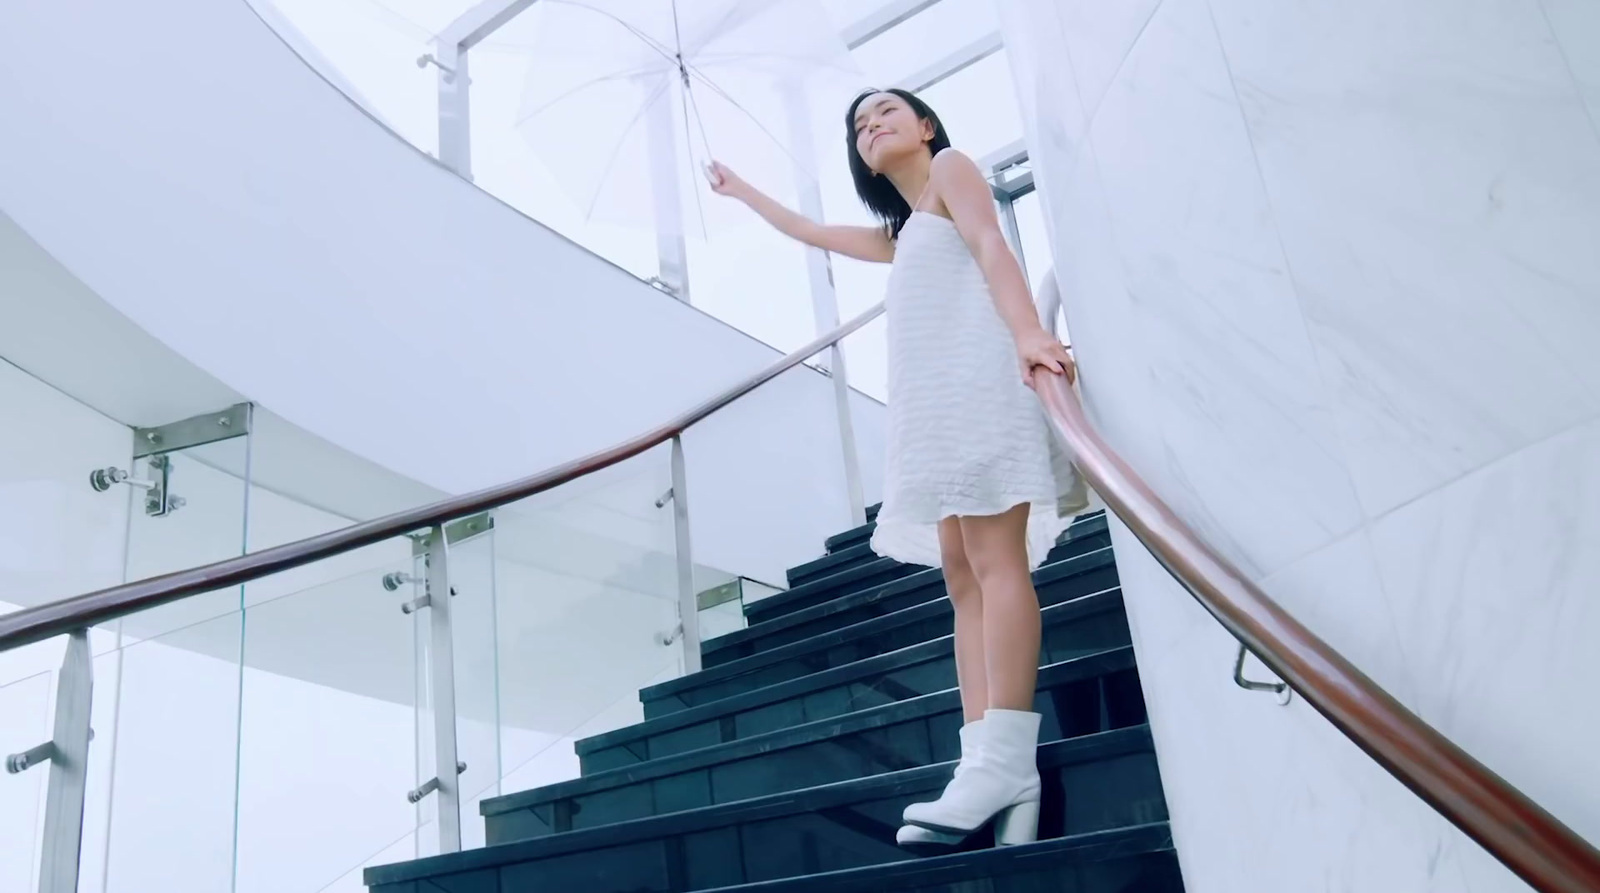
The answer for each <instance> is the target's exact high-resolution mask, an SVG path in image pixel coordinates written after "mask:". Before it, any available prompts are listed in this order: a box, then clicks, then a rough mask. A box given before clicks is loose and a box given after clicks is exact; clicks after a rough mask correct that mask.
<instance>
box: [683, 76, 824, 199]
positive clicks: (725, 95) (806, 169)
mask: <svg viewBox="0 0 1600 893" xmlns="http://www.w3.org/2000/svg"><path fill="white" fill-rule="evenodd" d="M685 67H686V68H687V70H688V71H689V73H690V74H691V75H693V76H694V77H696V78H698V79H699V80H700V82H701V83H702V84H705V85H706V86H707V87H709V88H711V90H712V91H713V92H715V93H716V94H717V95H718V96H721V97H722V98H723V99H726V100H727V101H728V104H729V105H731V106H733V107H734V108H736V109H738V110H739V111H740V113H742V114H743V115H744V116H745V117H746V118H749V119H750V123H752V124H754V125H755V126H756V129H758V130H760V131H761V132H762V133H764V134H766V136H767V139H769V140H771V141H772V144H773V145H774V146H777V147H778V151H779V152H782V153H783V154H784V155H786V156H788V158H789V160H790V161H792V162H794V163H795V166H796V167H798V168H799V169H800V170H801V172H802V173H804V174H805V175H806V176H807V177H808V178H810V179H811V181H812V182H817V175H816V174H813V173H812V172H811V169H810V168H809V167H807V166H806V164H805V162H803V161H801V160H800V159H798V158H796V157H795V156H794V153H792V152H790V151H789V149H788V147H787V146H785V145H784V144H783V141H782V140H780V139H778V137H777V136H776V135H774V134H773V132H772V131H770V130H768V129H767V125H765V124H762V123H761V119H759V118H757V117H756V116H755V115H753V114H751V113H750V110H749V109H747V108H745V107H744V106H742V105H740V104H739V101H738V100H737V99H734V98H733V97H732V96H730V95H728V92H727V91H726V90H723V89H722V88H721V87H719V86H717V84H716V82H715V81H712V80H711V79H710V78H708V77H706V76H705V75H704V74H703V73H701V72H700V71H699V70H698V69H696V68H695V67H694V66H692V65H689V66H685Z"/></svg>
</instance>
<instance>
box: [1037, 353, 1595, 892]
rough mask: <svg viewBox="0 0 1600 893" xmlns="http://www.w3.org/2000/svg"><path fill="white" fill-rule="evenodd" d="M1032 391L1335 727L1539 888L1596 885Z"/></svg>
mask: <svg viewBox="0 0 1600 893" xmlns="http://www.w3.org/2000/svg"><path fill="white" fill-rule="evenodd" d="M1039 396H1040V398H1041V399H1042V400H1043V401H1044V404H1045V409H1046V411H1047V413H1048V415H1049V416H1050V420H1051V422H1052V423H1053V424H1054V425H1055V427H1056V430H1057V431H1059V432H1060V433H1061V436H1062V437H1063V438H1064V439H1065V440H1066V442H1067V445H1068V446H1069V447H1071V449H1072V451H1073V453H1074V454H1075V455H1076V458H1077V465H1078V468H1079V470H1080V471H1082V472H1083V474H1084V476H1085V477H1086V478H1087V479H1088V482H1089V484H1090V485H1091V486H1092V487H1093V488H1094V489H1095V492H1096V493H1098V494H1099V495H1100V498H1101V499H1103V500H1104V501H1105V503H1106V505H1107V507H1109V508H1110V509H1111V511H1112V512H1114V513H1115V514H1116V515H1117V516H1118V517H1119V518H1121V519H1122V522H1123V523H1124V524H1126V525H1127V527H1128V529H1129V530H1131V531H1132V532H1133V534H1134V535H1135V536H1137V537H1138V538H1139V541H1140V542H1142V543H1143V544H1144V545H1145V547H1146V548H1147V549H1149V550H1150V553H1151V554H1152V555H1154V556H1155V558H1156V560H1157V561H1159V562H1160V563H1161V564H1162V565H1163V566H1164V567H1166V569H1167V571H1168V573H1170V574H1172V576H1173V577H1174V578H1175V579H1176V580H1177V581H1178V582H1179V583H1180V584H1182V585H1183V587H1184V588H1185V589H1187V590H1189V592H1190V594H1191V595H1193V596H1194V597H1195V599H1196V600H1197V601H1199V602H1200V604H1201V606H1203V607H1204V608H1205V609H1206V610H1207V611H1209V612H1210V613H1211V616H1213V617H1215V618H1216V619H1217V621H1218V622H1219V623H1221V624H1222V626H1223V627H1224V628H1225V629H1227V630H1228V632H1229V633H1231V634H1232V635H1233V636H1234V637H1235V638H1237V639H1238V640H1239V641H1240V642H1242V643H1244V644H1245V646H1247V647H1248V648H1249V649H1250V650H1251V651H1253V652H1254V653H1255V654H1256V656H1257V657H1259V658H1260V659H1261V661H1262V663H1264V664H1266V665H1267V666H1268V667H1269V668H1271V669H1272V671H1273V672H1275V673H1277V674H1278V676H1279V677H1280V678H1282V679H1283V680H1284V681H1285V682H1287V683H1288V684H1289V686H1290V687H1291V688H1293V689H1294V690H1295V691H1296V692H1298V693H1299V694H1300V695H1301V696H1302V697H1304V698H1305V699H1306V701H1307V702H1308V703H1310V704H1311V705H1312V706H1313V707H1315V708H1316V709H1317V711H1318V712H1319V713H1321V714H1322V715H1323V716H1325V717H1327V718H1328V720H1329V721H1330V722H1332V723H1333V724H1334V726H1335V727H1337V728H1338V729H1339V730H1340V731H1341V732H1343V733H1344V735H1345V737H1347V738H1349V739H1350V740H1351V741H1353V742H1355V744H1356V746H1358V747H1360V748H1361V749H1362V750H1364V751H1366V752H1367V754H1368V755H1369V756H1371V757H1372V758H1373V759H1374V760H1376V761H1377V762H1378V764H1379V765H1380V766H1382V767H1383V768H1384V769H1385V770H1387V771H1388V772H1389V774H1390V775H1393V776H1394V777H1395V778H1397V779H1399V780H1400V782H1401V783H1402V784H1404V785H1405V786H1406V787H1408V788H1410V789H1411V790H1412V791H1413V792H1415V793H1416V794H1417V795H1418V796H1419V797H1421V798H1422V799H1423V800H1424V801H1426V802H1427V803H1428V805H1430V806H1432V807H1433V808H1434V809H1435V810H1437V811H1438V812H1439V813H1440V814H1441V815H1443V816H1444V817H1445V818H1447V819H1449V820H1450V822H1451V823H1452V824H1454V825H1455V826H1456V827H1457V828H1460V829H1461V830H1462V831H1465V832H1466V833H1467V835H1468V836H1469V837H1471V838H1472V839H1473V840H1476V841H1477V842H1478V843H1479V844H1480V845H1482V846H1483V848H1484V849H1486V850H1488V851H1489V852H1490V853H1491V854H1493V855H1494V857H1495V858H1496V859H1499V860H1500V861H1501V862H1502V863H1504V864H1505V865H1506V867H1508V868H1510V869H1511V870H1512V871H1514V872H1516V874H1517V875H1518V876H1520V877H1521V878H1522V879H1523V880H1524V881H1526V882H1528V884H1529V885H1531V886H1532V887H1533V888H1534V889H1536V890H1539V891H1541V893H1596V891H1600V851H1597V850H1596V849H1595V847H1594V846H1592V845H1591V844H1590V843H1589V842H1588V841H1586V840H1584V839H1583V838H1582V837H1579V836H1578V835H1577V834H1576V833H1574V832H1573V831H1572V829H1570V828H1568V827H1567V826H1566V825H1564V824H1562V823H1561V822H1560V821H1559V820H1557V819H1556V818H1555V817H1554V816H1552V815H1551V814H1550V813H1548V812H1546V811H1545V810H1544V809H1543V808H1542V807H1540V806H1539V805H1538V804H1536V803H1534V802H1533V801H1532V800H1530V799H1528V797H1527V796H1526V795H1525V794H1523V793H1522V792H1521V791H1519V790H1517V789H1516V788H1515V787H1512V786H1511V784H1509V783H1508V782H1507V781H1506V780H1505V779H1503V778H1501V777H1500V776H1498V775H1496V774H1495V773H1494V772H1492V771H1490V770H1489V768H1488V767H1486V766H1484V765H1483V764H1482V763H1479V762H1478V761H1477V760H1475V759H1473V758H1472V757H1471V756H1470V755H1469V754H1468V753H1467V752H1466V751H1464V750H1462V749H1461V748H1460V747H1457V746H1456V745H1455V743H1454V742H1452V741H1451V740H1450V739H1448V738H1446V737H1445V736H1444V735H1442V734H1440V733H1439V732H1438V730H1436V729H1434V728H1433V727H1432V726H1429V725H1428V724H1427V723H1425V722H1423V721H1422V720H1421V719H1420V718H1419V717H1418V716H1417V715H1416V714H1414V713H1412V712H1411V711H1410V710H1407V709H1406V708H1405V706H1403V705H1402V704H1401V703H1400V702H1399V701H1396V700H1395V699H1394V697H1392V696H1391V695H1390V694H1389V693H1388V692H1386V691H1384V690H1383V689H1382V688H1380V687H1379V686H1378V684H1377V683H1375V682H1373V681H1372V680H1371V679H1370V678H1368V677H1367V676H1366V675H1365V674H1364V673H1362V672H1361V671H1360V670H1358V669H1356V668H1355V667H1354V666H1353V665H1351V663H1350V662H1349V661H1347V660H1345V659H1344V657H1343V656H1342V655H1340V654H1339V653H1338V652H1337V651H1335V650H1334V649H1333V648H1332V647H1330V646H1329V645H1328V643H1326V642H1324V641H1322V640H1321V639H1320V638H1318V637H1317V636H1316V635H1315V634H1313V633H1312V632H1311V631H1310V630H1308V629H1306V628H1305V627H1304V626H1302V625H1301V624H1300V622H1299V621H1297V620H1295V619H1294V618H1293V617H1291V616H1289V614H1288V612H1286V611H1284V609H1283V608H1282V607H1280V606H1279V605H1278V604H1277V603H1276V602H1274V601H1273V600H1272V599H1271V598H1270V597H1268V596H1267V594H1266V593H1265V592H1263V591H1262V590H1261V589H1260V587H1258V586H1256V585H1255V584H1254V583H1252V582H1251V581H1250V580H1249V578H1248V577H1246V576H1245V575H1244V573H1243V572H1241V571H1240V570H1239V569H1238V568H1237V567H1235V566H1234V565H1233V563H1231V562H1230V561H1228V560H1227V559H1226V558H1223V557H1222V556H1221V555H1220V554H1218V553H1217V552H1216V551H1215V550H1214V549H1212V548H1210V547H1209V546H1207V545H1206V544H1205V543H1204V542H1203V541H1201V539H1200V537H1199V536H1197V535H1196V534H1195V532H1194V531H1193V530H1191V529H1190V528H1189V526H1188V525H1187V524H1185V523H1184V522H1183V521H1182V520H1181V519H1179V518H1178V516H1177V515H1176V514H1175V513H1174V512H1173V511H1172V509H1171V508H1169V507H1168V506H1167V505H1166V503H1164V502H1162V501H1161V499H1160V497H1158V496H1156V494H1155V492H1154V491H1153V490H1151V489H1150V486H1149V485H1148V484H1146V483H1145V482H1144V480H1142V479H1141V478H1140V477H1139V475H1138V474H1137V473H1135V472H1134V470H1133V469H1132V468H1130V467H1129V466H1128V464H1127V463H1126V462H1124V461H1123V460H1122V457H1120V456H1118V455H1117V454H1116V452H1114V451H1113V450H1112V449H1111V448H1110V447H1109V446H1108V445H1107V444H1106V442H1105V441H1104V440H1102V439H1101V437H1100V435H1099V434H1098V433H1097V432H1096V431H1095V430H1094V428H1093V426H1091V425H1090V424H1089V421H1088V419H1087V417H1086V416H1085V415H1084V411H1083V404H1082V403H1080V402H1079V400H1078V396H1077V394H1076V393H1075V392H1074V391H1073V390H1072V388H1071V387H1070V386H1069V385H1068V384H1067V382H1066V380H1065V379H1063V378H1061V377H1060V376H1054V375H1051V376H1045V377H1044V384H1043V386H1042V387H1040V388H1039Z"/></svg>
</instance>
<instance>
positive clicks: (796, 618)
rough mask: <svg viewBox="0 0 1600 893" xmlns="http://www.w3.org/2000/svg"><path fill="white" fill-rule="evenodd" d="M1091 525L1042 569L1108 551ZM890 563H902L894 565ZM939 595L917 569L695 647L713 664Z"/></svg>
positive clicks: (1102, 533)
mask: <svg viewBox="0 0 1600 893" xmlns="http://www.w3.org/2000/svg"><path fill="white" fill-rule="evenodd" d="M1095 526H1096V525H1094V524H1090V525H1086V527H1085V530H1083V531H1082V532H1081V533H1080V535H1079V536H1077V537H1074V538H1073V539H1072V540H1070V541H1066V542H1063V543H1062V544H1061V545H1059V546H1056V547H1055V548H1054V549H1053V550H1051V552H1050V554H1049V556H1047V558H1046V559H1045V564H1044V565H1043V567H1048V566H1050V565H1051V564H1054V563H1057V562H1061V561H1066V560H1067V559H1069V558H1074V557H1077V556H1079V555H1086V554H1088V553H1090V552H1094V551H1100V550H1109V549H1110V547H1111V534H1110V533H1109V532H1108V531H1107V530H1106V529H1105V522H1104V521H1103V520H1102V521H1099V522H1098V530H1096V529H1095ZM896 567H901V568H903V567H906V566H905V565H896ZM1116 573H1117V571H1116V566H1115V564H1114V563H1113V564H1111V565H1110V566H1108V567H1107V568H1106V570H1105V572H1104V574H1102V575H1101V576H1102V577H1104V579H1103V580H1099V581H1097V582H1093V583H1086V584H1085V585H1089V586H1091V587H1092V588H1094V589H1103V588H1105V587H1106V586H1110V585H1114V584H1115V582H1116ZM794 591H795V592H799V591H800V590H794ZM945 595H946V594H945V588H944V575H943V574H942V573H941V572H940V571H939V570H937V569H929V570H922V571H918V572H916V573H913V574H911V575H910V576H903V577H901V578H900V579H896V580H893V581H892V582H888V583H884V584H881V585H877V586H873V587H870V588H863V589H862V590H861V591H857V592H854V593H850V594H848V595H841V594H838V591H834V592H833V593H830V594H829V595H828V597H827V598H826V599H816V598H813V599H812V601H813V602H814V603H813V604H812V605H811V606H809V607H805V608H802V609H799V610H794V611H790V612H787V613H784V614H783V615H782V616H776V617H770V618H768V619H767V620H765V621H764V622H762V623H759V624H755V625H752V626H750V627H748V628H746V629H741V630H736V631H734V632H731V633H728V634H727V635H723V636H718V637H716V638H714V639H708V640H707V641H706V642H705V643H704V644H703V645H702V646H701V650H700V653H701V656H702V658H703V663H704V665H705V666H707V667H715V666H718V665H720V664H725V663H727V662H729V661H732V660H738V659H739V658H742V657H749V656H750V655H752V654H758V653H760V652H762V651H765V650H768V649H770V648H775V647H777V646H779V645H787V644H789V643H790V642H798V641H800V640H802V639H809V638H811V637H812V636H816V635H821V634H822V633H825V632H828V631H830V630H834V629H838V628H840V627H843V626H849V625H851V624H854V623H859V622H861V621H863V620H869V619H871V618H873V617H881V616H883V615H885V614H892V613H894V612H895V611H899V610H901V609H902V608H908V607H911V606H912V605H918V604H921V603H923V602H927V601H933V600H935V599H943V598H945ZM782 597H783V596H773V597H772V598H769V599H765V600H763V601H761V602H757V603H756V605H755V606H759V605H762V604H765V603H766V602H768V601H773V600H776V599H778V598H782ZM755 606H752V608H753V607H755ZM747 613H748V612H747Z"/></svg>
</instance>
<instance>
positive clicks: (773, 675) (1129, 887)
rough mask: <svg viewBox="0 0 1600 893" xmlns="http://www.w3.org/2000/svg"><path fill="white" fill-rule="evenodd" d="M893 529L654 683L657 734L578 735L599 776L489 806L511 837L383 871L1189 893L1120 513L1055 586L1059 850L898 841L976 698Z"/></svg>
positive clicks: (609, 890) (1044, 677) (1073, 537)
mask: <svg viewBox="0 0 1600 893" xmlns="http://www.w3.org/2000/svg"><path fill="white" fill-rule="evenodd" d="M871 530H872V526H871V525H870V524H868V525H867V526H865V527H861V528H858V529H855V530H851V531H849V532H846V533H843V534H840V535H839V536H836V537H833V538H831V539H829V540H828V542H827V549H828V554H827V555H826V556H825V557H823V558H820V559H818V560H816V561H813V562H811V563H809V564H806V565H803V566H801V567H798V568H795V569H793V570H792V571H790V573H789V582H790V585H791V588H790V589H789V590H788V591H786V592H784V593H782V594H779V595H775V596H772V597H770V598H767V599H763V600H762V601H759V602H756V603H754V604H751V605H748V606H747V607H746V612H745V613H746V616H747V618H748V620H749V622H750V625H749V627H748V628H747V629H744V630H740V631H738V632H735V633H732V634H730V635H726V636H722V637H720V638H717V639H712V640H708V641H707V642H705V643H704V649H703V654H704V659H705V669H704V670H703V671H701V672H699V673H695V674H693V675H690V676H686V677H683V678H680V679H674V680H672V681H670V682H666V683H663V684H661V685H656V686H652V687H650V688H647V689H645V690H643V691H642V692H641V693H640V699H641V700H642V702H643V704H644V714H645V717H646V719H645V721H644V722H642V723H639V724H638V725H634V726H630V727H628V728H624V729H618V730H617V731H614V732H607V733H606V734H603V735H598V736H595V737H593V738H589V739H586V740H583V741H580V742H578V745H577V751H578V755H579V758H580V762H581V765H582V770H583V771H582V776H581V777H580V778H578V779H575V780H573V781H567V782H562V783H559V784H554V785H549V786H547V787H543V788H538V789H535V790H530V791H524V792H521V793H517V794H511V795H508V796H504V797H500V798H498V799H494V800H490V801H486V802H485V803H484V804H483V806H482V813H483V820H484V822H485V823H486V825H487V837H488V842H489V846H487V847H486V848H484V849H479V850H472V851H468V852H462V853H454V854H451V855H446V856H437V857H433V858H428V859H421V860H417V861H414V862H408V863H402V864H397V865H389V866H382V867H377V868H371V869H368V870H367V872H366V882H367V884H368V886H369V887H370V888H371V889H372V891H373V893H513V891H518V893H520V891H537V893H678V891H713V890H715V891H724V893H734V891H748V893H757V891H759V893H779V891H782V893H800V891H824V890H825V891H828V893H853V891H874V893H876V891H907V893H910V891H916V893H977V891H983V893H1043V891H1047V890H1049V891H1073V893H1134V891H1137V893H1178V891H1181V890H1182V882H1181V880H1180V878H1179V874H1178V863H1177V858H1176V856H1175V854H1174V852H1173V847H1172V838H1171V834H1170V832H1169V830H1168V826H1167V824H1166V818H1167V812H1166V804H1165V801H1164V800H1163V798H1162V792H1161V781H1160V777H1159V774H1158V772H1157V769H1156V758H1155V752H1154V749H1153V747H1152V744H1151V739H1150V730H1149V727H1148V726H1147V725H1146V715H1145V708H1144V701H1143V698H1142V695H1141V693H1140V689H1139V677H1138V671H1137V669H1136V668H1135V666H1134V659H1133V650H1132V648H1131V647H1130V645H1129V637H1128V627H1127V622H1126V618H1125V616H1124V613H1123V607H1122V596H1121V592H1120V590H1119V589H1118V585H1117V572H1116V566H1115V564H1114V563H1113V561H1112V557H1111V541H1110V534H1109V532H1108V530H1107V527H1106V521H1105V518H1104V517H1103V516H1101V515H1093V516H1088V517H1085V518H1081V519H1079V520H1078V522H1077V523H1076V524H1074V525H1073V526H1072V528H1071V529H1069V530H1068V531H1067V533H1066V534H1064V535H1063V537H1062V539H1061V541H1060V543H1059V544H1058V545H1057V547H1056V548H1055V550H1054V551H1052V552H1051V555H1050V559H1049V561H1048V562H1047V563H1046V564H1045V565H1044V566H1043V567H1042V568H1041V569H1040V570H1039V571H1038V572H1037V573H1036V574H1035V580H1036V582H1037V585H1038V589H1039V599H1040V602H1041V605H1042V607H1043V619H1044V645H1043V648H1042V649H1041V655H1040V672H1039V689H1038V695H1037V696H1036V699H1035V702H1034V704H1035V706H1034V709H1035V710H1037V711H1039V712H1040V713H1041V714H1043V717H1044V719H1043V724H1042V729H1041V733H1040V741H1041V742H1042V746H1041V747H1040V750H1039V770H1040V775H1041V777H1042V780H1043V783H1044V803H1043V816H1042V818H1041V822H1040V829H1039V832H1040V841H1039V842H1038V843H1036V844H1031V845H1028V846H1021V847H1007V848H1004V849H995V848H992V846H991V844H992V841H984V840H982V839H973V840H970V841H968V843H967V845H965V846H964V847H963V848H962V851H960V852H956V853H950V854H945V855H937V856H931V857H928V858H916V857H914V856H913V855H911V854H909V853H907V852H905V851H904V850H902V849H899V848H898V847H896V846H895V843H894V836H895V831H896V829H897V828H898V827H899V825H900V812H901V810H902V809H904V808H905V806H906V805H907V804H909V803H913V802H916V801H918V800H926V799H932V798H933V797H935V796H937V794H938V792H939V790H940V789H941V788H942V787H943V786H944V784H945V782H947V781H948V780H949V777H950V772H951V770H952V769H953V767H954V762H953V761H954V760H955V759H956V757H957V756H958V755H959V744H958V740H957V735H956V732H957V729H958V728H959V727H960V725H961V705H960V701H959V699H958V697H957V693H956V690H955V684H956V674H955V658H954V655H953V653H952V650H951V636H950V631H951V616H950V606H949V603H948V601H946V600H945V598H944V587H943V584H942V581H941V579H940V576H939V572H938V571H937V570H928V569H925V568H918V567H909V566H905V565H899V564H896V563H894V562H891V561H886V560H883V559H879V558H877V557H876V556H874V555H873V554H872V553H871V551H870V550H869V549H868V548H867V540H868V537H870V536H871Z"/></svg>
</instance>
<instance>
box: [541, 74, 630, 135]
mask: <svg viewBox="0 0 1600 893" xmlns="http://www.w3.org/2000/svg"><path fill="white" fill-rule="evenodd" d="M653 70H654V68H637V69H634V70H632V71H619V72H616V73H614V74H608V75H606V76H605V77H599V78H595V79H593V80H588V81H584V82H583V83H581V84H579V85H577V86H576V87H573V88H572V89H570V90H568V91H566V92H565V93H562V94H561V95H559V96H556V97H554V98H552V99H551V100H550V101H549V102H546V103H545V104H543V105H541V106H539V107H538V108H536V109H534V110H533V111H531V112H529V113H527V114H526V115H522V116H521V117H519V118H517V120H516V121H515V122H514V123H513V125H512V126H520V125H522V124H526V123H528V121H530V120H532V119H533V118H535V117H537V116H538V115H541V114H543V113H545V112H546V111H549V110H550V108H551V106H554V105H555V104H556V103H558V102H562V101H564V100H567V99H571V98H572V97H573V96H576V95H577V94H579V93H581V92H583V91H584V90H587V89H589V88H590V87H594V86H598V85H600V84H604V83H608V82H610V81H619V80H623V79H626V78H633V77H638V76H639V75H643V74H649V73H650V72H651V71H653Z"/></svg>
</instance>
